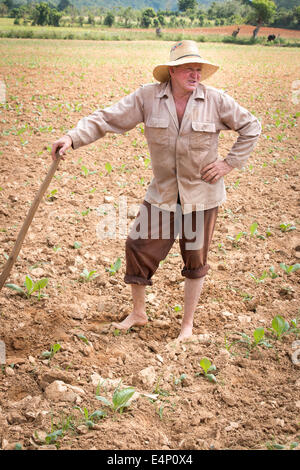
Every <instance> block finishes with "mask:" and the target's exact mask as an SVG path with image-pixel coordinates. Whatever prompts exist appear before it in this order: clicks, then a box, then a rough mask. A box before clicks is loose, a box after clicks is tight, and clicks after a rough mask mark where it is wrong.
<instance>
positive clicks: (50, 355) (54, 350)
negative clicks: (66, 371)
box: [42, 343, 61, 361]
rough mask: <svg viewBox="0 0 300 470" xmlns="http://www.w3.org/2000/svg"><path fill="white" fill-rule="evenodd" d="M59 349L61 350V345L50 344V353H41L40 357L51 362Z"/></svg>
mask: <svg viewBox="0 0 300 470" xmlns="http://www.w3.org/2000/svg"><path fill="white" fill-rule="evenodd" d="M60 348H61V345H60V344H59V343H55V344H52V346H51V347H50V351H44V352H43V353H42V357H43V358H45V359H49V360H50V361H51V359H53V357H54V356H55V354H57V353H58V351H59V350H60Z"/></svg>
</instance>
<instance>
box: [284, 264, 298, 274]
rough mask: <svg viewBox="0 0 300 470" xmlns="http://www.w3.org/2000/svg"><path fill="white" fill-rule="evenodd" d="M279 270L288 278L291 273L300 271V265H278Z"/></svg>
mask: <svg viewBox="0 0 300 470" xmlns="http://www.w3.org/2000/svg"><path fill="white" fill-rule="evenodd" d="M279 266H280V267H281V269H283V270H284V272H285V273H286V274H287V275H288V276H289V275H290V274H291V273H293V272H295V271H298V270H299V269H300V263H296V264H292V265H291V266H288V265H287V264H284V263H280V265H279Z"/></svg>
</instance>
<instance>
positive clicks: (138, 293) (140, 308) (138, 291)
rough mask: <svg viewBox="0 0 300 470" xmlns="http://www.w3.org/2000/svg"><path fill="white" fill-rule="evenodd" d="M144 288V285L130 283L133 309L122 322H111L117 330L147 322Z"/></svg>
mask: <svg viewBox="0 0 300 470" xmlns="http://www.w3.org/2000/svg"><path fill="white" fill-rule="evenodd" d="M145 290H146V286H140V285H138V284H131V292H132V299H133V310H132V312H131V314H130V315H128V317H126V318H125V320H123V321H122V322H120V323H112V325H113V326H114V327H115V328H118V329H119V330H128V329H129V328H131V327H132V326H143V325H145V324H146V323H147V321H148V317H147V315H146V312H145V310H146V308H145Z"/></svg>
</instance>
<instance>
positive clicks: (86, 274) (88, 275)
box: [80, 268, 99, 282]
mask: <svg viewBox="0 0 300 470" xmlns="http://www.w3.org/2000/svg"><path fill="white" fill-rule="evenodd" d="M98 276H99V274H97V273H96V271H95V270H94V271H89V270H88V269H86V268H84V270H83V271H82V273H81V274H80V280H81V281H82V282H89V281H92V280H93V279H96V277H98Z"/></svg>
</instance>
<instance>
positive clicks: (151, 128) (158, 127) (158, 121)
mask: <svg viewBox="0 0 300 470" xmlns="http://www.w3.org/2000/svg"><path fill="white" fill-rule="evenodd" d="M145 136H146V139H147V141H148V142H149V144H156V145H164V146H167V145H169V119H167V118H159V117H151V118H150V119H148V121H147V122H146V123H145Z"/></svg>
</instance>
